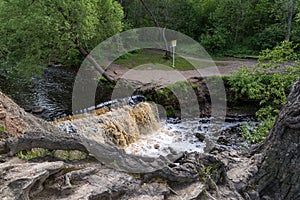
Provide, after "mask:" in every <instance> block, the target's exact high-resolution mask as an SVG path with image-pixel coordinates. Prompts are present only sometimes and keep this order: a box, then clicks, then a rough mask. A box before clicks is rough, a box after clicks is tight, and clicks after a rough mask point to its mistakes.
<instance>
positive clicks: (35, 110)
mask: <svg viewBox="0 0 300 200" xmlns="http://www.w3.org/2000/svg"><path fill="white" fill-rule="evenodd" d="M43 111H44V108H43V107H42V106H34V107H33V108H32V109H31V112H32V113H33V114H41V113H42V112H43Z"/></svg>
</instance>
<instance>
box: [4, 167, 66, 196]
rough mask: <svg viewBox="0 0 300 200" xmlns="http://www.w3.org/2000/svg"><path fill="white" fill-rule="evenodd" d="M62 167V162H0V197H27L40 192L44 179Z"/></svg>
mask: <svg viewBox="0 0 300 200" xmlns="http://www.w3.org/2000/svg"><path fill="white" fill-rule="evenodd" d="M63 167H64V163H63V162H53V163H48V162H46V163H38V164H35V163H23V164H11V163H2V164H0V172H1V179H2V180H1V187H0V188H1V189H0V199H29V198H30V197H32V196H33V195H34V194H37V193H39V192H41V191H42V190H43V183H44V181H45V180H46V179H47V178H49V176H51V175H52V174H55V173H57V172H58V171H60V170H61V169H63Z"/></svg>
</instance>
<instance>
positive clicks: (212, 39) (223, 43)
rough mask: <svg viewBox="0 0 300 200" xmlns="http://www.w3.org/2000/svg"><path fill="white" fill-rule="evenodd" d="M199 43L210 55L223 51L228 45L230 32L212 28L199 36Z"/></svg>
mask: <svg viewBox="0 0 300 200" xmlns="http://www.w3.org/2000/svg"><path fill="white" fill-rule="evenodd" d="M199 40H200V43H201V45H203V47H204V48H205V49H206V50H207V51H209V52H212V53H216V52H220V51H223V50H224V49H226V48H228V45H229V43H230V32H229V31H227V30H226V29H225V28H214V29H212V30H211V31H210V32H207V33H205V34H202V35H201V36H200V39H199Z"/></svg>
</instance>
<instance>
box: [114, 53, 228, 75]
mask: <svg viewBox="0 0 300 200" xmlns="http://www.w3.org/2000/svg"><path fill="white" fill-rule="evenodd" d="M114 63H115V64H118V65H122V66H125V67H127V68H129V69H132V68H136V69H159V70H172V69H175V70H182V71H184V70H193V69H195V68H196V69H200V68H205V67H211V66H214V65H215V64H214V63H213V62H209V61H195V60H193V65H192V64H191V63H190V62H188V61H187V60H186V59H184V58H181V57H176V56H175V68H173V67H172V57H171V58H166V57H165V56H164V55H163V54H159V53H149V52H145V51H140V52H138V53H133V54H126V56H122V57H120V58H118V59H117V60H116V61H115V62H114ZM218 65H219V66H220V65H222V66H223V65H224V64H222V63H218Z"/></svg>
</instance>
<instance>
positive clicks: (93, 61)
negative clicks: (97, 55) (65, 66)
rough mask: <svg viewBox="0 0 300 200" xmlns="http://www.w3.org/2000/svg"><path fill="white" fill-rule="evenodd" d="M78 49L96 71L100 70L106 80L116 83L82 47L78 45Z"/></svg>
mask: <svg viewBox="0 0 300 200" xmlns="http://www.w3.org/2000/svg"><path fill="white" fill-rule="evenodd" d="M77 48H78V50H79V52H80V53H81V55H83V56H84V57H85V58H87V59H88V61H90V63H91V64H92V65H93V66H94V67H95V69H96V70H98V71H99V72H100V73H101V74H102V76H103V77H104V78H106V79H107V80H108V81H109V82H111V83H114V82H115V81H114V79H113V78H112V77H110V76H109V75H108V74H107V73H106V72H105V70H104V69H103V68H102V67H101V66H100V65H99V64H98V62H97V61H96V60H95V59H94V58H93V56H91V55H90V54H89V53H88V52H87V51H86V50H85V49H84V48H83V47H82V46H81V45H77Z"/></svg>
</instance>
